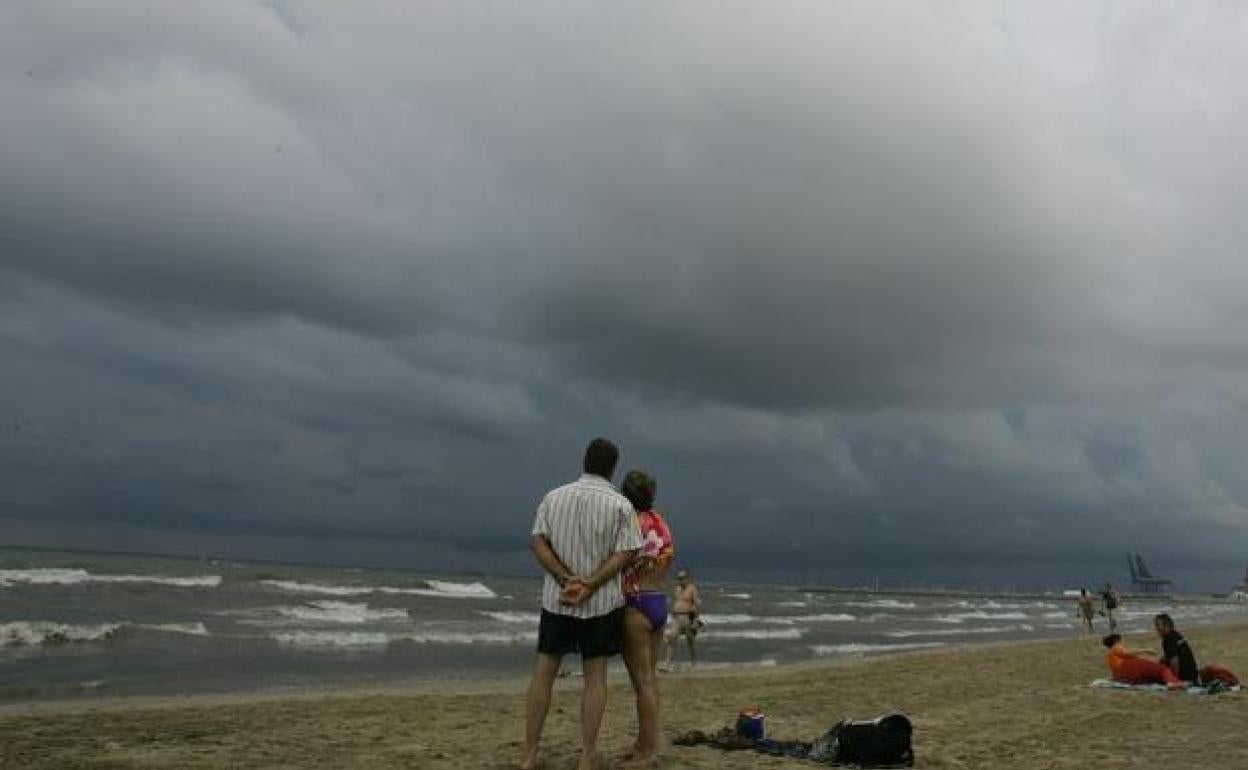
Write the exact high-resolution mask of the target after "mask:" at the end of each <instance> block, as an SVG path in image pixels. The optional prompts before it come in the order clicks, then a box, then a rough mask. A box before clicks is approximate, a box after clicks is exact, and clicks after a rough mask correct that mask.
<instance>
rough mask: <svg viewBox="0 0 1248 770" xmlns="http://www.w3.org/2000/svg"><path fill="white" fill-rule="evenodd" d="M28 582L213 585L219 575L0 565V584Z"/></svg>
mask: <svg viewBox="0 0 1248 770" xmlns="http://www.w3.org/2000/svg"><path fill="white" fill-rule="evenodd" d="M17 583H27V584H29V585H76V584H79V583H152V584H156V585H166V586H176V587H178V588H216V587H217V586H219V585H221V576H220V575H195V576H190V577H174V576H169V575H98V574H95V573H92V572H87V571H86V570H85V569H59V568H50V567H48V568H39V569H0V587H6V586H11V585H14V584H17Z"/></svg>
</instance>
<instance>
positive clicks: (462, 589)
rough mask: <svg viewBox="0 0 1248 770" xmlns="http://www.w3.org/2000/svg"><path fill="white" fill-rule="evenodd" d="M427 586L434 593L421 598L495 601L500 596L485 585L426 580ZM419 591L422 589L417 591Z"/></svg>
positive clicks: (424, 594) (423, 594)
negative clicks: (446, 597)
mask: <svg viewBox="0 0 1248 770" xmlns="http://www.w3.org/2000/svg"><path fill="white" fill-rule="evenodd" d="M425 585H427V586H429V590H430V591H432V592H433V593H422V594H421V596H457V597H462V598H465V599H494V598H497V597H498V594H496V593H494V592H493V591H491V590H490V588H489V587H488V586H486V585H485V584H483V583H449V582H447V581H444V580H426V581H425ZM416 590H417V591H419V590H420V589H416Z"/></svg>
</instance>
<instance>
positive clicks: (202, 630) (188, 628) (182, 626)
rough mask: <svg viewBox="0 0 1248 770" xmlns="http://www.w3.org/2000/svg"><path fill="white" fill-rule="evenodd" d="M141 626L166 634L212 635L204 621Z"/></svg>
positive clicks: (141, 626)
mask: <svg viewBox="0 0 1248 770" xmlns="http://www.w3.org/2000/svg"><path fill="white" fill-rule="evenodd" d="M139 628H145V629H148V630H149V631H160V632H162V633H166V634H188V635H190V636H210V634H209V633H208V627H207V626H205V625H204V624H203V623H153V624H150V625H148V624H143V625H140V626H139Z"/></svg>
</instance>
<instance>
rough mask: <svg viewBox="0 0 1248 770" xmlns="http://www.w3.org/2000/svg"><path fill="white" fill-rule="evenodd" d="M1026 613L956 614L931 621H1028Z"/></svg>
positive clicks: (979, 611) (977, 612) (938, 616)
mask: <svg viewBox="0 0 1248 770" xmlns="http://www.w3.org/2000/svg"><path fill="white" fill-rule="evenodd" d="M1026 619H1027V613H1025V612H984V611H983V610H975V611H973V612H955V613H952V614H949V615H937V616H935V617H933V618H931V620H932V621H933V622H935V623H964V622H966V621H968V620H1026Z"/></svg>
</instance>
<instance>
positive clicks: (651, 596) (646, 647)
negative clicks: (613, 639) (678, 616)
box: [620, 471, 676, 767]
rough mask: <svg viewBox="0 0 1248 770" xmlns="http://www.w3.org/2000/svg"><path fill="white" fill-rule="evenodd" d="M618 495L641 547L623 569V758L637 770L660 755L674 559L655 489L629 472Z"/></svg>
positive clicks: (647, 479)
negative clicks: (632, 707) (632, 514)
mask: <svg viewBox="0 0 1248 770" xmlns="http://www.w3.org/2000/svg"><path fill="white" fill-rule="evenodd" d="M620 491H621V492H623V493H624V496H625V497H627V498H628V500H629V502H631V503H632V504H633V508H634V509H636V511H637V526H638V527H639V528H640V529H641V540H642V546H641V551H639V552H638V553H637V556H636V558H635V559H634V560H633V562H632V563H631V564H629V565H628V566H627V567H625V568H624V602H625V610H624V665H625V667H627V668H628V676H629V679H631V680H632V683H633V690H634V691H636V695H637V742H636V743H635V744H634V745H633V748H632V749H631V750H630V751H629V752H628V753H627V754H625V756H624V760H625V761H626V762H629V763H631V764H632V765H633V766H637V767H653V766H654V765H655V763H656V762H657V757H658V752H659V685H658V678H657V676H656V675H655V668H656V666H657V665H658V659H659V646H660V645H661V644H662V642H663V627H664V626H666V625H667V570H668V567H669V566H671V563H672V559H673V558H675V556H676V545H675V542H674V541H673V539H672V531H671V530H670V529H668V526H667V522H665V521H664V520H663V516H662V515H660V514H659V512H658V511H657V510H655V508H654V496H655V494H656V493H657V491H658V485H657V484H656V482H655V480H654V478H653V477H652V476H650V475H648V474H646V473H642V472H641V471H629V472H628V474H627V475H625V476H624V483H623V484H621V485H620Z"/></svg>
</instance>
